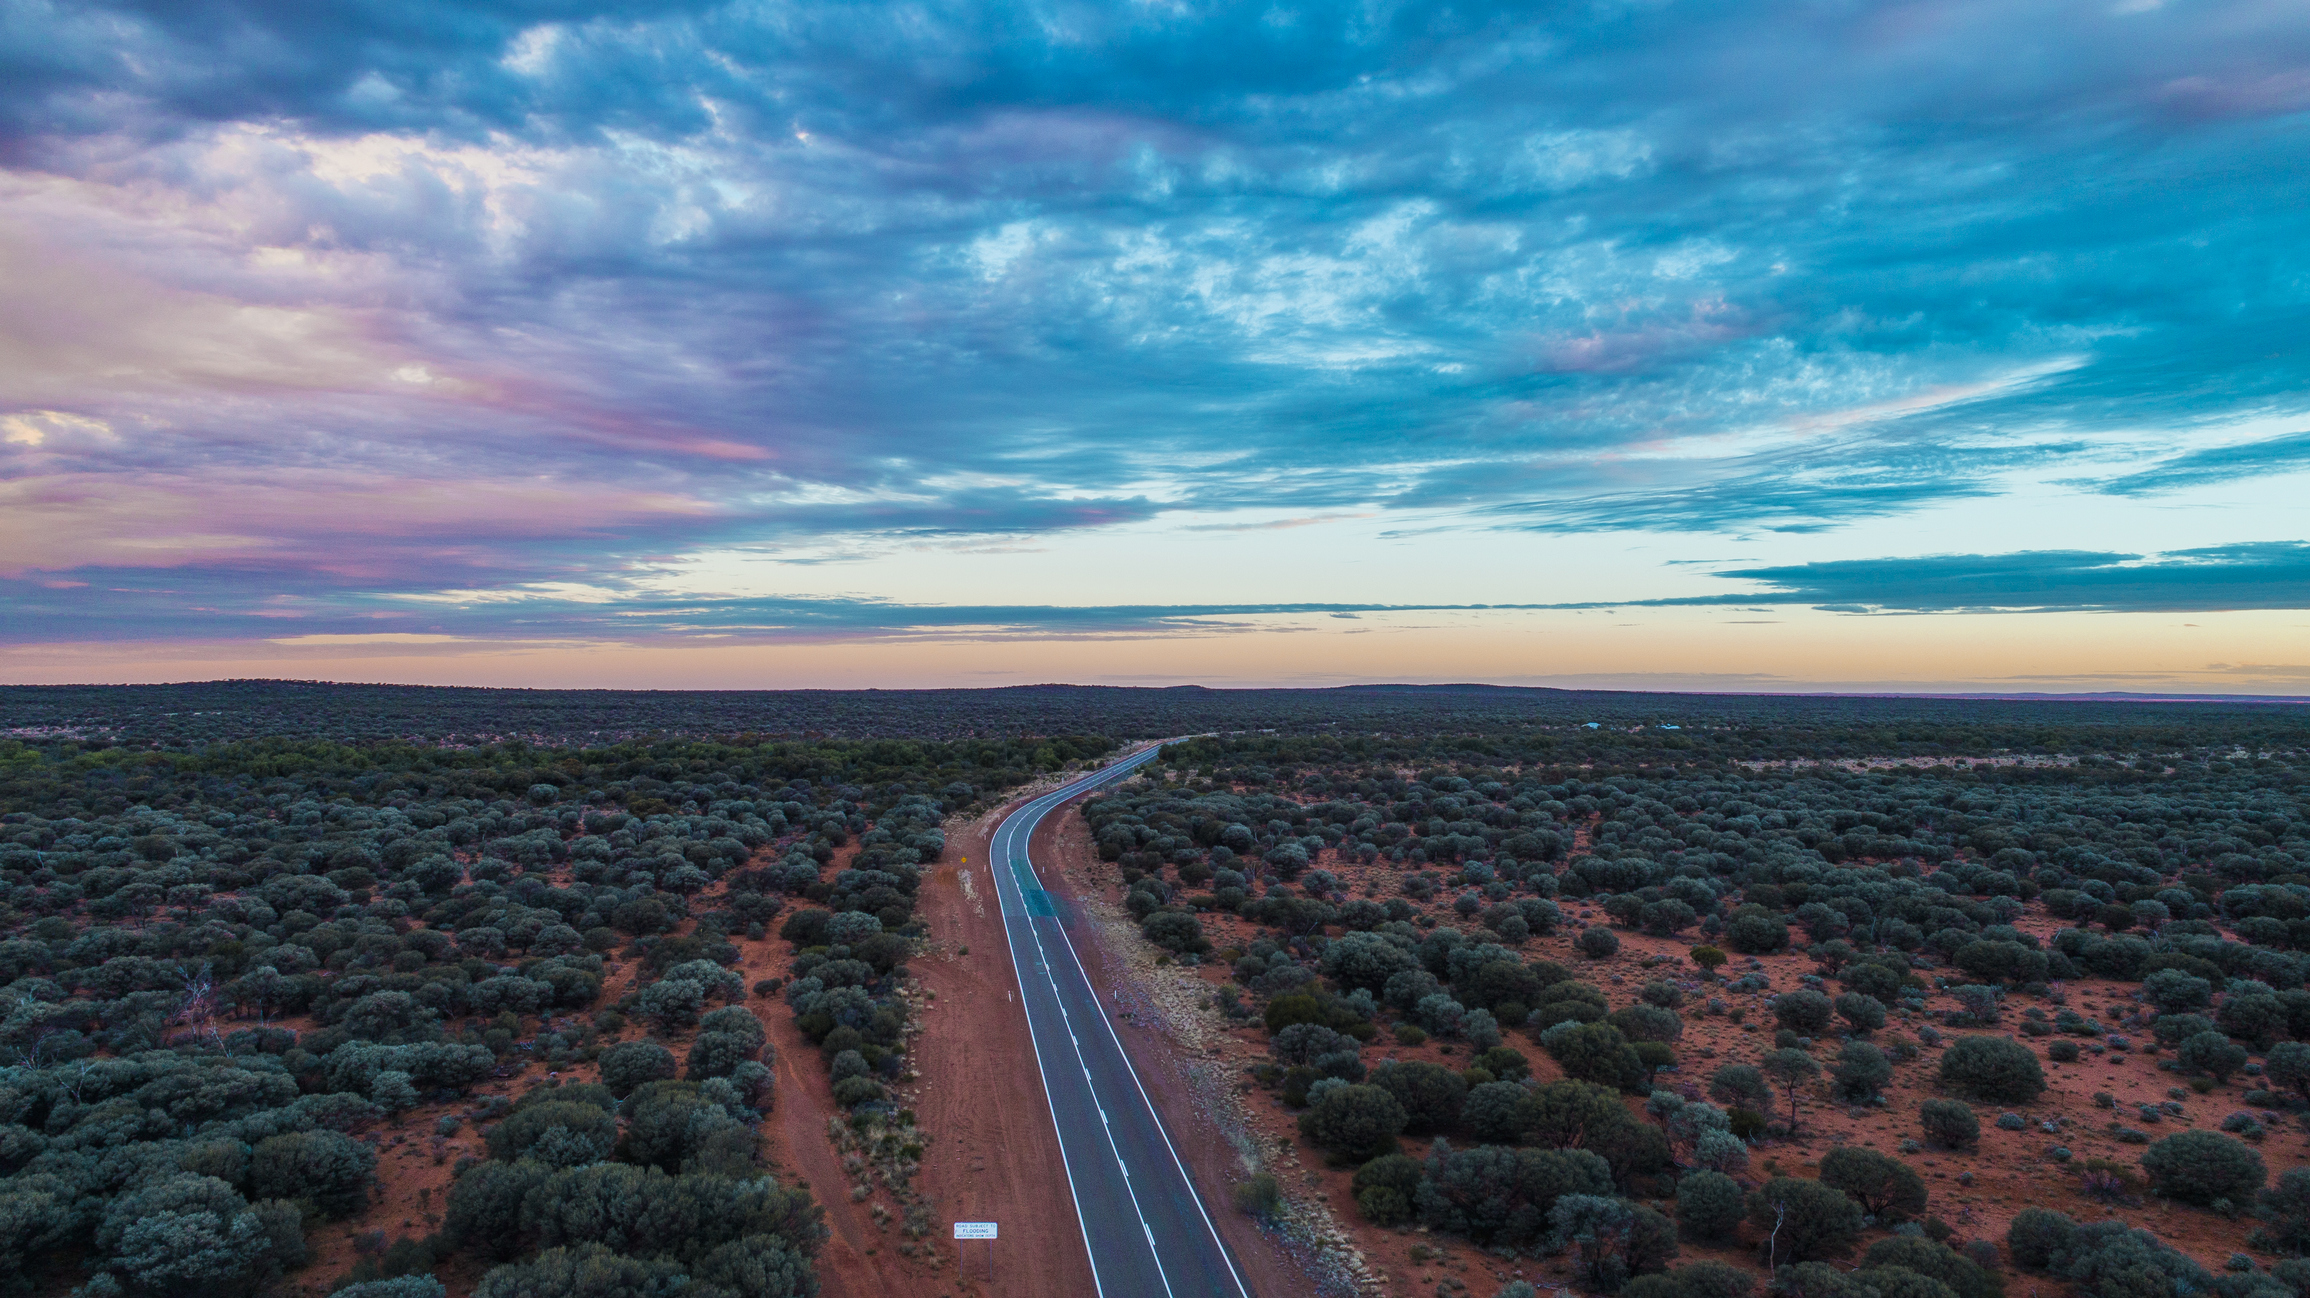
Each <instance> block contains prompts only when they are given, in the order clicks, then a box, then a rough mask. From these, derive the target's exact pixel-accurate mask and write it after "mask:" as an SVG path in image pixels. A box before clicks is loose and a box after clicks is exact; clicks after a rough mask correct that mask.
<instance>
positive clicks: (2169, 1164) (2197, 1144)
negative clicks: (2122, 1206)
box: [2142, 1131, 2270, 1205]
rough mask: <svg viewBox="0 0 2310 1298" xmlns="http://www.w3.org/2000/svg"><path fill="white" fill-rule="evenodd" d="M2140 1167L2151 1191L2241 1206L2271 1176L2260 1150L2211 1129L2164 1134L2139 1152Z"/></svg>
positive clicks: (2200, 1200) (2180, 1197)
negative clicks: (2140, 1153) (2146, 1175)
mask: <svg viewBox="0 0 2310 1298" xmlns="http://www.w3.org/2000/svg"><path fill="white" fill-rule="evenodd" d="M2142 1170H2143V1171H2145V1172H2147V1173H2149V1177H2150V1188H2151V1189H2152V1190H2155V1191H2156V1192H2157V1193H2159V1194H2162V1195H2165V1196H2166V1197H2167V1198H2169V1199H2180V1200H2182V1201H2184V1202H2185V1203H2196V1204H2210V1203H2213V1202H2215V1201H2216V1200H2220V1199H2227V1200H2229V1201H2230V1202H2232V1203H2234V1204H2240V1205H2243V1204H2244V1203H2246V1202H2247V1200H2248V1199H2249V1198H2250V1197H2251V1196H2252V1195H2253V1194H2254V1192H2255V1191H2257V1190H2260V1189H2261V1188H2262V1183H2263V1182H2264V1181H2267V1180H2268V1179H2269V1176H2270V1173H2269V1169H2268V1168H2266V1167H2264V1166H2263V1164H2262V1156H2261V1155H2260V1154H2257V1153H2255V1152H2254V1151H2253V1150H2252V1149H2251V1148H2249V1147H2247V1146H2246V1145H2245V1144H2244V1143H2243V1142H2241V1141H2238V1140H2234V1139H2232V1138H2230V1137H2228V1136H2225V1135H2222V1134H2221V1133H2219V1132H2214V1131H2185V1132H2182V1133H2181V1134H2180V1135H2175V1136H2168V1137H2166V1138H2165V1139H2164V1140H2161V1141H2159V1142H2158V1143H2156V1144H2154V1145H2152V1146H2150V1147H2149V1151H2148V1152H2147V1153H2144V1154H2143V1155H2142Z"/></svg>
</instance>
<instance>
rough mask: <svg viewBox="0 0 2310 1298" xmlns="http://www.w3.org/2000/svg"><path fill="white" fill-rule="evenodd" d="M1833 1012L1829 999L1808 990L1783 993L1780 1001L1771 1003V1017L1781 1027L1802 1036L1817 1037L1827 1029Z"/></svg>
mask: <svg viewBox="0 0 2310 1298" xmlns="http://www.w3.org/2000/svg"><path fill="white" fill-rule="evenodd" d="M1833 1012H1834V1010H1833V1009H1832V1007H1831V1006H1830V1004H1829V998H1828V997H1826V996H1823V995H1822V994H1820V993H1819V992H1817V991H1813V990H1811V989H1810V988H1800V989H1798V990H1797V991H1793V992H1783V993H1781V997H1780V999H1779V1000H1776V1001H1774V1002H1773V1017H1774V1018H1775V1019H1777V1020H1779V1021H1780V1025H1781V1026H1782V1027H1784V1028H1787V1029H1788V1030H1789V1031H1791V1032H1795V1033H1798V1034H1800V1035H1802V1036H1808V1037H1809V1036H1814V1035H1817V1034H1818V1033H1819V1032H1820V1031H1821V1029H1823V1028H1826V1027H1828V1026H1829V1016H1830V1015H1831V1014H1832V1013H1833Z"/></svg>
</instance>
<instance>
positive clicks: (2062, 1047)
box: [2045, 1041, 2077, 1064]
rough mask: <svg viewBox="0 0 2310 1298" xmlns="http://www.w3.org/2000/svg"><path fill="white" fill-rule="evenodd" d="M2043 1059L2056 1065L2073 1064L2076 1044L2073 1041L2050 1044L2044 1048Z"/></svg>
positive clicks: (2075, 1057) (2075, 1055) (2075, 1059)
mask: <svg viewBox="0 0 2310 1298" xmlns="http://www.w3.org/2000/svg"><path fill="white" fill-rule="evenodd" d="M2045 1057H2046V1058H2048V1059H2051V1060H2052V1061H2054V1062H2055V1063H2057V1064H2074V1063H2076V1062H2077V1043H2076V1042H2075V1041H2055V1042H2052V1043H2050V1044H2048V1045H2047V1046H2046V1048H2045Z"/></svg>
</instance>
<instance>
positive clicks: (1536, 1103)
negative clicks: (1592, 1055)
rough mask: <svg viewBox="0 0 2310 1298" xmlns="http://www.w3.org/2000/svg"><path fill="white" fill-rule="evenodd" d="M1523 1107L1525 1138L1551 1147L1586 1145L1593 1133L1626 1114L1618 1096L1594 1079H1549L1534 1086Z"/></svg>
mask: <svg viewBox="0 0 2310 1298" xmlns="http://www.w3.org/2000/svg"><path fill="white" fill-rule="evenodd" d="M1526 1108H1527V1111H1528V1118H1527V1125H1526V1127H1525V1132H1524V1134H1525V1136H1526V1138H1527V1139H1530V1140H1531V1141H1533V1142H1534V1143H1536V1144H1541V1145H1546V1146H1548V1147H1549V1148H1551V1149H1572V1148H1576V1147H1579V1146H1583V1145H1586V1144H1587V1143H1588V1142H1589V1139H1590V1137H1591V1136H1592V1135H1594V1134H1596V1133H1599V1132H1601V1131H1603V1130H1604V1128H1605V1127H1607V1126H1609V1125H1611V1124H1612V1123H1614V1122H1616V1121H1621V1120H1625V1119H1626V1118H1627V1117H1628V1110H1626V1109H1624V1108H1622V1107H1621V1104H1620V1097H1619V1095H1618V1094H1617V1093H1615V1092H1614V1091H1613V1090H1612V1089H1611V1088H1609V1087H1604V1086H1598V1085H1596V1084H1595V1083H1593V1082H1574V1081H1562V1082H1550V1083H1548V1084H1547V1085H1545V1086H1541V1087H1537V1088H1535V1089H1534V1090H1533V1091H1532V1093H1531V1095H1530V1097H1529V1098H1528V1100H1527V1103H1526Z"/></svg>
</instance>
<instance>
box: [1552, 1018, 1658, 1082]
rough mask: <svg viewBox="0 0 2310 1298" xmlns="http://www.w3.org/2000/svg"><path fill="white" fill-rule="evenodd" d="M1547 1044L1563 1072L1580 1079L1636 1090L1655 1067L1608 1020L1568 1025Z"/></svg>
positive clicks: (1649, 1076) (1647, 1078)
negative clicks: (1649, 1066) (1647, 1062)
mask: <svg viewBox="0 0 2310 1298" xmlns="http://www.w3.org/2000/svg"><path fill="white" fill-rule="evenodd" d="M1544 1044H1545V1046H1546V1048H1547V1051H1548V1054H1549V1055H1550V1057H1552V1058H1554V1059H1555V1060H1556V1062H1557V1063H1558V1064H1559V1065H1561V1066H1562V1067H1563V1069H1564V1075H1565V1076H1567V1077H1570V1078H1573V1079H1575V1080H1577V1081H1583V1082H1594V1083H1596V1084H1597V1085H1599V1086H1611V1087H1617V1088H1618V1089H1620V1090H1623V1091H1627V1092H1629V1093H1631V1094H1636V1093H1639V1092H1641V1091H1642V1090H1643V1089H1644V1088H1645V1086H1646V1083H1647V1082H1648V1080H1649V1079H1650V1078H1651V1076H1652V1070H1651V1069H1649V1068H1646V1067H1645V1066H1644V1060H1643V1058H1642V1057H1640V1056H1639V1055H1638V1054H1637V1053H1636V1050H1635V1048H1634V1047H1632V1046H1630V1045H1629V1043H1628V1038H1627V1037H1625V1036H1622V1035H1621V1032H1620V1029H1618V1028H1616V1027H1614V1026H1612V1025H1611V1024H1609V1023H1583V1024H1581V1025H1579V1026H1578V1027H1573V1028H1567V1029H1564V1030H1561V1031H1560V1032H1558V1033H1557V1034H1555V1035H1554V1036H1551V1037H1550V1038H1549V1039H1548V1040H1547V1041H1546V1042H1545V1043H1544Z"/></svg>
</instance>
